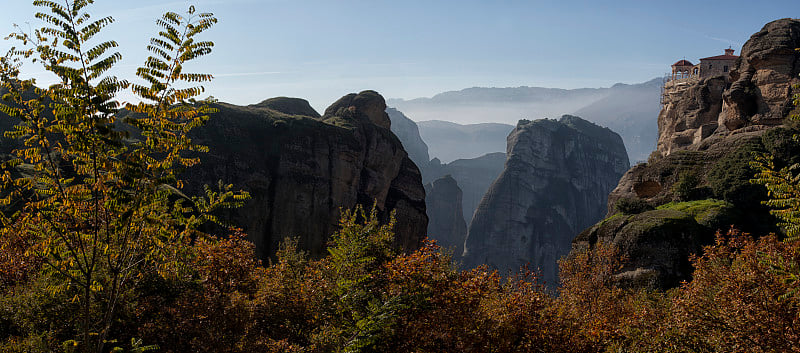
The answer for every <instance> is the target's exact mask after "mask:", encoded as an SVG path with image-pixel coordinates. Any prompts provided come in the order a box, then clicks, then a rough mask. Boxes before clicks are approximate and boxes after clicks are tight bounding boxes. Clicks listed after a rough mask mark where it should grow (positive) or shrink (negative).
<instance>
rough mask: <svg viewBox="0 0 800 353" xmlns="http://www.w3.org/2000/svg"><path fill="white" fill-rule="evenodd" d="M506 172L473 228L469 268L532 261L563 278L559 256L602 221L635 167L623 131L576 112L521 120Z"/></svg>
mask: <svg viewBox="0 0 800 353" xmlns="http://www.w3.org/2000/svg"><path fill="white" fill-rule="evenodd" d="M507 155H508V158H507V161H506V164H505V170H504V171H503V172H502V173H501V174H500V176H499V177H498V178H497V180H496V181H495V182H494V184H493V185H492V186H491V188H490V189H489V191H488V192H487V194H486V196H484V198H483V200H481V203H480V205H479V206H478V209H477V211H476V212H475V217H474V219H473V220H472V223H471V224H470V226H469V230H468V235H467V240H466V243H465V250H464V257H465V259H464V261H465V264H466V265H467V266H470V267H472V266H477V265H481V264H487V265H489V266H491V267H494V268H497V269H500V270H501V271H506V270H512V271H514V270H517V269H519V268H520V266H522V265H524V264H526V263H530V268H531V269H533V270H536V269H538V270H539V271H540V272H541V275H542V279H543V280H544V281H545V282H546V283H548V284H550V285H552V284H555V283H557V282H556V281H557V273H558V267H557V264H556V262H557V260H558V259H559V258H560V257H562V256H563V255H566V254H567V253H568V252H569V250H570V243H571V241H572V239H573V238H574V237H575V234H578V233H579V232H580V231H581V230H582V229H584V228H586V227H587V226H589V225H591V224H594V223H595V222H597V221H598V220H600V219H602V217H603V214H604V213H605V205H606V200H607V195H608V192H609V191H610V190H611V188H613V187H614V185H616V183H617V181H618V180H619V177H620V176H621V175H622V173H624V171H625V170H627V169H628V167H629V164H628V156H627V153H626V152H625V146H624V145H623V143H622V139H621V138H620V136H619V135H618V134H616V133H614V132H613V131H611V130H609V129H607V128H602V127H599V126H597V125H594V124H592V123H590V122H588V121H585V120H583V119H581V118H578V117H574V116H564V117H562V118H561V119H560V120H558V121H556V120H548V119H542V120H536V121H527V120H521V121H520V122H519V124H518V125H517V127H516V128H515V129H514V131H512V132H511V134H510V135H509V136H508V152H507Z"/></svg>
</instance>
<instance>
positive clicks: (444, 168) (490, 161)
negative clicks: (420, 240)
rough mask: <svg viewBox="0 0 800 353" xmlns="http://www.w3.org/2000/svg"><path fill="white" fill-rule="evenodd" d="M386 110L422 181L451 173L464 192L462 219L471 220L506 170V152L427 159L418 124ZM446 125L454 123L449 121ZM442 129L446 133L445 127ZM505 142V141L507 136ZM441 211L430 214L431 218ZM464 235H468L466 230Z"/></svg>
mask: <svg viewBox="0 0 800 353" xmlns="http://www.w3.org/2000/svg"><path fill="white" fill-rule="evenodd" d="M386 113H387V114H389V119H391V121H392V131H393V132H394V133H395V135H397V137H398V138H399V139H400V141H401V142H402V143H403V147H405V149H406V151H408V156H409V158H411V160H412V161H414V163H415V164H416V165H417V167H419V170H420V172H421V173H422V183H423V184H426V185H427V184H430V183H432V182H433V181H435V180H437V179H440V178H442V177H444V176H446V175H450V176H451V177H452V178H453V179H455V181H456V182H457V184H458V186H459V188H460V190H461V191H459V192H463V198H462V197H459V199H461V200H462V201H461V206H459V209H463V214H464V215H463V217H462V219H463V220H464V221H465V222H466V223H469V222H470V221H471V220H472V215H473V214H474V213H475V209H476V208H477V207H478V203H479V202H480V201H481V198H483V195H484V194H486V191H487V190H489V186H491V185H492V183H493V182H494V180H495V179H497V176H498V175H500V172H502V171H503V164H504V163H505V160H506V157H505V156H506V154H505V153H503V152H496V153H489V154H486V155H483V156H480V157H476V158H470V159H458V160H455V161H453V162H450V163H446V164H442V163H441V161H440V160H439V159H438V158H434V159H433V160H428V158H429V156H428V146H427V145H426V143H425V142H424V141H422V138H421V137H420V133H419V128H418V126H417V124H416V123H415V122H414V121H412V120H411V119H409V118H408V117H406V116H405V115H404V114H403V113H402V112H400V111H398V110H397V109H393V108H388V109H386ZM495 125H497V124H495ZM495 125H492V124H487V126H489V127H495V128H496V127H497V126H495ZM444 126H451V125H450V124H449V123H448V124H445V125H444ZM480 126H483V125H480ZM451 127H455V129H454V130H455V131H451V132H450V133H455V134H460V133H463V131H460V130H461V129H459V128H463V129H466V130H467V131H468V132H469V133H479V131H478V130H476V129H475V127H476V126H469V125H468V126H462V125H458V124H452V126H451ZM501 127H502V126H501ZM440 132H441V133H444V134H447V133H446V132H445V131H444V130H442V131H440ZM489 135H490V136H494V135H496V133H494V132H493V131H490V132H489ZM481 136H483V135H481ZM503 141H505V137H504V138H503ZM451 190H454V189H451ZM446 199H448V200H454V199H455V195H450V196H448V197H447V198H446ZM427 201H430V200H427ZM439 202H441V201H439ZM428 204H430V202H428ZM449 207H450V208H451V209H454V208H455V207H456V205H450V206H449ZM439 214H440V213H430V212H429V213H428V215H429V217H430V216H431V215H433V216H436V215H439ZM449 222H451V220H450V219H447V220H436V219H433V218H431V219H430V222H429V223H428V224H429V226H431V225H433V224H442V223H449ZM431 230H432V228H430V227H429V229H428V233H429V234H430V232H431ZM464 235H466V232H465V233H464ZM459 255H460V252H459Z"/></svg>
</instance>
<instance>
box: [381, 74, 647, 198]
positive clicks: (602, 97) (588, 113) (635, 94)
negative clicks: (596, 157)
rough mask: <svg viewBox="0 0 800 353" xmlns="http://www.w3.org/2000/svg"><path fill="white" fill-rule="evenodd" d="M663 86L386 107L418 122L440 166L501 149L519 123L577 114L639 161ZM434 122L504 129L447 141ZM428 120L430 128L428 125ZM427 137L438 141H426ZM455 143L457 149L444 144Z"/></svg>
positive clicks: (473, 94)
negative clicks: (605, 131)
mask: <svg viewBox="0 0 800 353" xmlns="http://www.w3.org/2000/svg"><path fill="white" fill-rule="evenodd" d="M661 87H662V78H661V77H658V78H655V79H653V80H650V81H647V82H642V83H638V84H630V85H629V84H619V83H618V84H615V85H613V86H612V87H608V88H578V89H570V90H564V89H555V88H541V87H507V88H485V87H484V88H482V87H473V88H467V89H463V90H460V91H451V92H444V93H440V94H437V95H435V96H433V97H431V98H416V99H411V100H404V99H389V100H388V104H389V105H390V106H393V107H395V108H397V109H399V110H401V111H403V112H404V113H406V114H407V115H408V116H411V117H413V118H414V120H417V121H419V126H420V133H421V134H422V138H423V139H424V140H425V141H426V142H427V143H428V146H429V147H430V152H431V158H434V157H438V158H439V159H440V160H441V161H442V162H447V163H449V162H450V161H453V160H456V159H459V158H474V157H477V156H481V155H484V154H486V153H489V152H500V151H505V148H506V146H505V138H506V136H507V135H508V133H509V132H510V131H511V130H512V129H513V128H514V125H515V124H516V122H517V121H518V120H520V119H538V118H541V117H548V116H560V115H562V114H570V115H575V116H580V117H582V118H583V119H586V120H589V121H591V122H593V123H595V124H598V125H601V126H605V127H608V128H609V129H611V130H612V131H615V132H617V133H618V134H619V135H620V136H622V141H623V142H624V143H625V147H626V148H627V151H628V156H629V157H630V160H631V161H643V160H646V159H647V156H648V155H650V152H652V151H653V148H654V147H655V145H656V140H657V138H658V135H657V128H656V121H655V119H653V117H654V116H656V114H658V111H659V110H660V109H661V106H660V104H659V97H660V96H661ZM436 120H438V121H441V120H445V121H451V122H458V123H460V124H473V125H472V126H474V123H479V122H486V121H493V122H497V123H506V124H508V125H506V127H505V130H504V131H502V133H500V134H498V135H489V134H488V132H489V131H490V130H489V129H490V128H492V127H490V126H485V127H481V131H482V132H484V133H486V135H484V136H483V137H482V138H480V139H477V140H468V139H465V138H463V137H456V138H455V139H450V137H451V136H453V137H455V134H453V131H454V129H452V128H449V127H447V128H445V129H442V130H439V131H440V132H441V133H440V132H439V131H436V130H434V129H438V128H439V127H440V126H441V127H445V126H443V125H442V124H439V122H438V121H436ZM428 121H431V123H432V124H431V125H428V126H426V125H427V123H428ZM437 125H438V126H437ZM459 126H461V127H469V126H470V125H459ZM429 128H430V129H429ZM426 130H427V131H426ZM431 135H435V136H438V137H437V138H436V139H435V140H434V139H428V137H429V136H431ZM495 137H497V138H495ZM463 141H469V143H463ZM458 143H460V144H459V148H457V149H453V148H450V147H449V146H448V145H452V144H458ZM485 147H491V148H492V149H490V150H487V149H485ZM459 185H461V184H459ZM462 187H463V185H462Z"/></svg>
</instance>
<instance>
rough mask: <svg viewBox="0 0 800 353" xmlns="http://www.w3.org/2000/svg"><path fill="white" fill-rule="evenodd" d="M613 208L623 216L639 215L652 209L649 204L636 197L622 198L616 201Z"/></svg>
mask: <svg viewBox="0 0 800 353" xmlns="http://www.w3.org/2000/svg"><path fill="white" fill-rule="evenodd" d="M614 208H616V210H617V211H619V212H622V213H624V214H639V213H642V212H646V211H650V210H653V209H654V208H653V206H652V205H650V203H648V202H647V201H645V200H642V199H640V198H638V197H623V198H621V199H619V200H617V203H616V204H614Z"/></svg>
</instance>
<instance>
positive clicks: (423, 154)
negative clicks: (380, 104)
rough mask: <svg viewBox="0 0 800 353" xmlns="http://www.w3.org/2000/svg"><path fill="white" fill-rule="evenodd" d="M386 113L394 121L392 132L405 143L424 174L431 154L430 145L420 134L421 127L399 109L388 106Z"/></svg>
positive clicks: (404, 145) (413, 160)
mask: <svg viewBox="0 0 800 353" xmlns="http://www.w3.org/2000/svg"><path fill="white" fill-rule="evenodd" d="M386 114H389V120H391V121H392V132H393V133H394V134H395V136H397V138H398V139H400V141H401V142H402V143H403V148H404V149H405V150H406V152H408V158H411V161H412V162H414V164H416V165H417V167H419V170H420V172H422V174H423V176H424V175H425V167H426V166H427V165H428V163H430V156H428V145H426V144H425V141H422V137H420V135H419V127H418V126H417V124H416V123H415V122H414V121H412V120H411V119H409V118H408V117H406V116H405V115H404V114H403V113H402V112H400V111H399V110H397V109H394V108H386Z"/></svg>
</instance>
